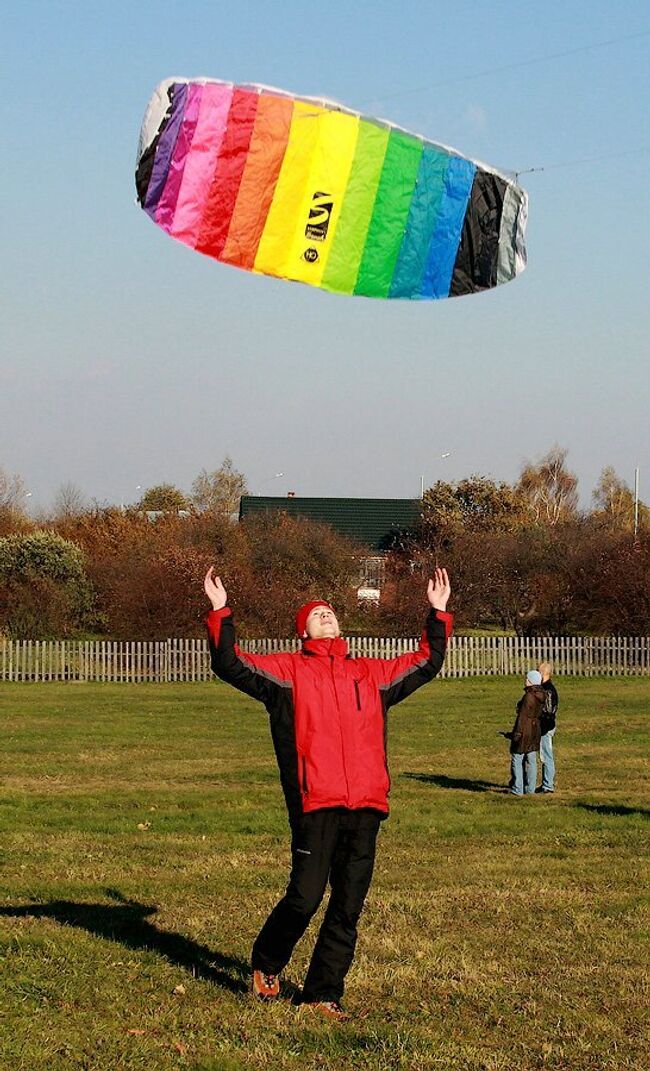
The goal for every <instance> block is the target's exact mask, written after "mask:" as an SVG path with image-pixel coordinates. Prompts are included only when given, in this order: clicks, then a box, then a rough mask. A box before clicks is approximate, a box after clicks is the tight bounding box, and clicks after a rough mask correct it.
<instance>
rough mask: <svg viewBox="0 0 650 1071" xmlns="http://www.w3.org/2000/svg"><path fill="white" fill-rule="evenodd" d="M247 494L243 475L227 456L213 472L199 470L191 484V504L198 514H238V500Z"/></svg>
mask: <svg viewBox="0 0 650 1071" xmlns="http://www.w3.org/2000/svg"><path fill="white" fill-rule="evenodd" d="M245 494H248V484H247V482H246V477H245V476H244V475H243V473H241V472H238V471H237V469H236V468H235V467H234V465H233V462H232V458H230V457H229V456H228V455H226V457H225V458H224V459H223V462H222V463H221V465H220V467H219V468H218V469H215V470H214V471H213V472H207V471H206V469H201V472H200V473H199V475H198V476H197V477H196V479H195V480H194V483H193V484H192V495H191V498H192V504H193V505H194V508H195V509H196V510H198V511H199V512H209V513H221V514H224V515H225V516H232V515H233V514H236V513H238V512H239V500H240V498H241V497H242V495H245Z"/></svg>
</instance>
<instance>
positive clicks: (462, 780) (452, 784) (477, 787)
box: [402, 773, 508, 792]
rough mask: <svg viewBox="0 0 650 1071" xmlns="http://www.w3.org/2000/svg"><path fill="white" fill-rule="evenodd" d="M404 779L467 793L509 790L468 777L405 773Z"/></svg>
mask: <svg viewBox="0 0 650 1071" xmlns="http://www.w3.org/2000/svg"><path fill="white" fill-rule="evenodd" d="M402 777H408V778H409V780H411V781H424V783H425V784H428V785H436V787H437V788H463V789H465V791H466V792H507V791H508V790H507V788H505V786H504V785H503V783H501V784H496V783H495V782H494V781H472V780H470V779H469V778H467V777H447V775H446V774H434V773H403V774H402Z"/></svg>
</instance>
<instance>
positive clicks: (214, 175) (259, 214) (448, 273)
mask: <svg viewBox="0 0 650 1071" xmlns="http://www.w3.org/2000/svg"><path fill="white" fill-rule="evenodd" d="M136 187H137V192H138V200H139V202H140V204H141V206H142V207H143V208H144V210H145V212H146V213H147V215H149V216H150V217H151V219H153V220H154V222H155V223H157V224H158V226H159V227H161V228H162V229H163V230H164V231H167V233H168V234H170V235H171V236H172V237H173V238H177V239H178V240H179V241H181V242H184V243H185V244H186V245H189V246H191V247H192V249H196V250H197V251H198V252H200V253H205V254H206V256H210V257H213V258H214V259H215V260H220V261H223V262H224V263H226V264H232V265H235V266H236V267H238V268H244V269H246V270H247V271H253V272H258V273H261V274H263V275H273V276H276V277H278V278H281V279H293V280H295V281H296V282H301V283H309V284H310V285H311V286H318V287H322V288H323V289H324V290H332V291H335V292H336V293H341V294H362V295H364V296H365V297H376V298H412V299H432V298H445V297H456V296H459V295H461V294H471V293H475V292H476V291H479V290H487V289H489V288H490V287H493V286H497V285H498V284H500V283H505V282H508V281H509V280H510V279H513V278H514V277H515V275H518V274H519V273H520V272H522V271H523V270H524V268H525V266H526V249H525V244H524V232H525V227H526V215H527V205H528V198H527V195H526V193H525V192H524V190H522V189H521V188H520V187H519V186H517V184H516V183H515V182H513V181H512V180H511V179H509V178H508V177H506V176H505V175H502V174H500V173H499V172H497V171H495V170H494V169H492V168H490V167H488V166H486V165H485V164H478V163H475V162H474V161H472V160H467V159H465V158H464V157H462V156H460V155H459V154H458V153H457V152H456V151H455V150H454V149H449V148H446V147H444V146H442V145H436V144H434V143H433V142H431V141H426V140H425V139H424V138H421V137H419V136H417V135H415V134H410V133H408V132H407V131H405V130H402V129H400V128H399V127H396V126H394V125H393V124H392V123H388V122H385V121H384V120H381V119H373V118H371V117H368V116H362V115H360V114H358V113H357V112H352V111H349V110H348V109H347V108H344V107H342V106H341V105H338V104H335V103H332V102H331V101H325V100H316V99H310V98H302V97H293V96H291V95H289V94H287V93H284V92H283V91H282V90H278V89H271V88H268V87H265V86H258V85H247V86H235V85H232V84H231V83H228V82H218V81H213V80H211V79H205V78H202V79H196V80H193V81H189V80H187V79H183V78H171V79H168V80H167V81H165V82H162V83H161V84H160V85H159V86H158V88H157V89H156V91H155V93H154V95H153V97H152V99H151V101H150V103H149V106H148V108H147V111H146V114H145V118H144V121H143V124H142V129H141V132H140V144H139V148H138V160H137V170H136Z"/></svg>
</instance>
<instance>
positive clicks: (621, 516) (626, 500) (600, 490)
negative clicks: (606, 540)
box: [593, 465, 649, 531]
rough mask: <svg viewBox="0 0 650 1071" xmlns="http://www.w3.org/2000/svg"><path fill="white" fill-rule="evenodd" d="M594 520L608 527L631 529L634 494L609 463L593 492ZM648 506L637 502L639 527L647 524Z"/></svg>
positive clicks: (632, 525) (632, 526) (632, 524)
mask: <svg viewBox="0 0 650 1071" xmlns="http://www.w3.org/2000/svg"><path fill="white" fill-rule="evenodd" d="M593 503H594V520H596V521H597V522H601V523H603V524H605V525H606V526H608V527H610V528H618V529H621V530H624V531H632V530H633V528H634V495H633V493H632V491H631V490H630V488H629V487H628V485H627V484H626V482H625V480H623V479H621V477H620V476H618V475H617V473H616V471H615V470H614V468H613V467H612V466H611V465H608V466H607V468H604V469H603V471H602V472H601V474H600V479H599V480H598V483H597V484H596V488H595V490H594V493H593ZM648 513H649V511H648V507H647V506H646V505H645V503H643V502H639V527H640V528H645V527H646V526H647V524H648Z"/></svg>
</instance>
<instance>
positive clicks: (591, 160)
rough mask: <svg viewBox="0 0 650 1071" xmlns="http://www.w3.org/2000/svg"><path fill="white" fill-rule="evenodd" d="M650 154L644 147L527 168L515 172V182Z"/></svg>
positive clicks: (649, 147)
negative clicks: (542, 173)
mask: <svg viewBox="0 0 650 1071" xmlns="http://www.w3.org/2000/svg"><path fill="white" fill-rule="evenodd" d="M646 152H650V145H643V146H642V147H641V148H640V149H626V150H625V151H624V152H616V153H606V154H604V153H601V155H600V156H583V157H582V158H581V159H579V160H565V161H563V162H560V163H557V164H544V166H543V167H526V168H522V169H521V170H520V171H515V172H513V174H514V176H515V181H517V180H518V179H519V176H520V175H531V174H532V173H533V172H534V171H556V170H558V169H559V168H562V167H578V166H580V165H581V164H597V163H600V161H601V160H612V159H616V160H620V159H621V157H624V156H641V154H642V153H646Z"/></svg>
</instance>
